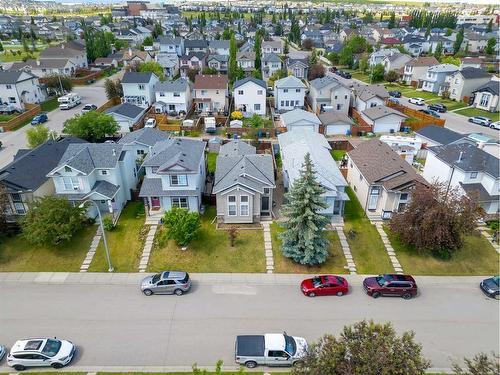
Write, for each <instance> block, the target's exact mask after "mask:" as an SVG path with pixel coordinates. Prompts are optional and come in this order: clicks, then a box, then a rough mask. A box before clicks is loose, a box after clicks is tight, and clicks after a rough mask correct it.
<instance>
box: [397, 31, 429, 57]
mask: <svg viewBox="0 0 500 375" xmlns="http://www.w3.org/2000/svg"><path fill="white" fill-rule="evenodd" d="M401 42H402V44H403V47H404V49H405V50H406V51H408V52H409V53H410V54H411V55H412V56H414V57H418V56H420V55H421V54H422V53H424V52H426V51H428V50H429V42H428V41H427V39H426V38H425V37H424V36H421V35H414V34H408V35H406V36H405V37H403V40H402V41H401Z"/></svg>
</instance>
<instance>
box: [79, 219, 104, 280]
mask: <svg viewBox="0 0 500 375" xmlns="http://www.w3.org/2000/svg"><path fill="white" fill-rule="evenodd" d="M101 238H102V233H101V226H100V225H99V226H98V227H97V231H96V233H95V236H94V238H93V239H92V242H91V243H90V249H89V251H88V253H87V256H86V257H85V259H84V260H83V263H82V265H81V267H80V272H87V271H88V269H89V267H90V263H92V259H94V255H95V252H96V250H97V246H99V242H101Z"/></svg>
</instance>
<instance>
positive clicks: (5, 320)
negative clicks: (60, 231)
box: [0, 273, 499, 372]
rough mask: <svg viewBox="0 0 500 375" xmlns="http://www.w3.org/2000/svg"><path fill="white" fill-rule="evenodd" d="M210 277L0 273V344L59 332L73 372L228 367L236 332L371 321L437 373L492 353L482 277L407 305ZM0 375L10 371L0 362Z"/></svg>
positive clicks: (449, 280) (290, 280)
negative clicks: (183, 285) (150, 283)
mask: <svg viewBox="0 0 500 375" xmlns="http://www.w3.org/2000/svg"><path fill="white" fill-rule="evenodd" d="M35 275H36V274H35ZM209 275H210V274H194V275H192V277H193V280H194V287H193V290H192V292H191V293H189V294H187V295H184V296H182V297H177V296H151V297H145V296H143V295H142V294H141V293H140V291H139V288H138V280H140V279H141V278H142V277H143V276H144V275H143V274H129V275H127V274H121V275H120V274H117V275H109V274H90V273H89V274H85V275H81V274H64V273H61V274H54V275H52V274H50V275H48V276H47V277H45V276H44V275H42V276H43V277H44V280H45V281H43V280H42V276H39V277H37V278H35V279H33V278H34V277H35V276H33V274H24V275H21V274H17V275H16V274H10V275H9V274H0V280H10V281H0V301H2V303H1V304H0V327H2V330H1V331H0V343H1V344H4V345H7V346H9V345H12V343H13V342H14V341H15V340H16V339H19V338H23V337H30V336H31V337H33V336H37V335H40V336H57V337H61V338H67V339H70V340H72V341H73V342H74V343H75V344H76V345H77V347H78V352H77V353H78V354H77V357H76V359H75V361H74V362H73V363H72V366H71V367H70V368H69V370H71V371H97V370H102V369H104V370H105V369H106V368H107V369H111V368H113V369H114V370H117V371H120V370H124V369H125V368H126V369H127V371H134V370H135V371H145V370H152V369H153V368H154V370H155V371H161V370H165V369H166V368H167V367H168V368H176V367H177V366H179V367H180V366H188V367H189V366H191V365H192V364H193V363H195V362H196V363H198V364H199V365H214V363H215V362H216V360H218V359H223V360H224V363H225V364H226V365H228V366H234V362H233V361H234V358H233V356H234V340H235V336H236V335H238V334H260V333H268V332H282V331H283V330H286V331H287V333H288V334H290V335H297V336H303V337H305V338H307V339H308V340H314V339H317V338H318V337H319V336H321V335H322V334H324V333H327V332H331V333H334V334H338V333H339V332H340V330H341V328H342V327H343V326H344V325H346V324H351V323H353V322H355V321H359V320H362V319H374V320H375V321H377V322H386V321H392V322H393V323H394V325H395V327H396V328H397V329H398V330H399V331H402V330H414V331H415V332H416V339H417V341H419V342H421V343H422V344H423V347H424V354H425V356H426V357H427V358H429V359H430V360H431V361H432V367H433V368H434V369H436V370H437V369H446V368H450V360H451V359H455V360H457V359H461V358H462V357H463V356H472V355H474V354H475V353H478V352H481V351H483V352H491V351H495V352H498V350H499V329H498V328H499V318H498V317H499V303H498V301H495V300H492V299H488V298H487V297H485V296H484V295H483V294H482V293H481V291H480V289H479V288H478V283H479V281H480V280H481V279H482V278H481V277H419V278H417V283H418V284H419V286H420V295H419V296H418V297H417V298H415V299H413V300H409V301H405V300H403V299H400V298H379V299H376V300H375V299H372V298H370V297H368V296H366V295H365V293H364V291H363V290H362V287H361V282H362V279H363V277H362V276H349V277H348V280H349V282H350V283H351V285H352V286H353V287H352V291H351V292H350V293H349V295H347V296H344V297H317V298H314V299H312V298H306V297H304V296H303V295H302V294H301V293H300V292H299V289H298V280H300V277H301V276H300V275H291V276H288V275H260V274H247V275H245V274H234V275H231V274H220V276H217V275H213V274H212V275H211V276H210V277H209ZM51 277H52V280H51V281H49V279H50V278H51ZM84 279H85V280H87V281H86V283H82V280H84ZM34 280H35V281H34ZM36 280H38V281H40V283H37V282H36ZM70 280H72V281H70ZM107 280H109V281H107ZM230 280H232V281H230ZM249 280H250V281H249ZM258 280H260V282H259V281H258ZM112 281H114V285H112V284H107V285H105V283H108V282H112ZM53 282H55V283H53ZM59 282H60V283H59ZM33 301H36V303H34V302H33ZM114 366H118V367H114ZM144 367H147V368H146V369H145V368H144ZM2 371H3V372H7V371H9V369H8V368H7V367H5V361H3V362H2V363H1V364H0V372H2Z"/></svg>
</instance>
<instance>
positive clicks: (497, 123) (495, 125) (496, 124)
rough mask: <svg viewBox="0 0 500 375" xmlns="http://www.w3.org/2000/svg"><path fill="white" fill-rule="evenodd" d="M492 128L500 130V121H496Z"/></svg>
mask: <svg viewBox="0 0 500 375" xmlns="http://www.w3.org/2000/svg"><path fill="white" fill-rule="evenodd" d="M490 128H492V129H496V130H500V121H495V122H492V123H491V124H490Z"/></svg>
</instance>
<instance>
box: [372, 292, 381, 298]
mask: <svg viewBox="0 0 500 375" xmlns="http://www.w3.org/2000/svg"><path fill="white" fill-rule="evenodd" d="M372 297H373V298H378V297H380V293H379V292H373V293H372Z"/></svg>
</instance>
